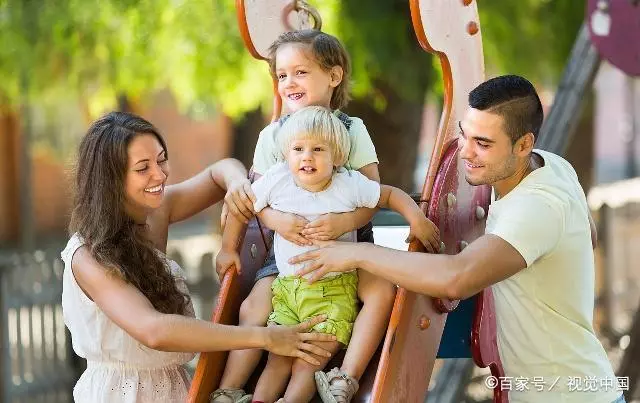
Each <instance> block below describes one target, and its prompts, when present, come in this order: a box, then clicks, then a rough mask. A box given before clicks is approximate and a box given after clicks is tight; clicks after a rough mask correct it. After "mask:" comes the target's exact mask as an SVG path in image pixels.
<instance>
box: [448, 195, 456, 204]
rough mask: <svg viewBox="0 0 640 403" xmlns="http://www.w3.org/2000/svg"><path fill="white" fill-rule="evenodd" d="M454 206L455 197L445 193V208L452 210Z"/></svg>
mask: <svg viewBox="0 0 640 403" xmlns="http://www.w3.org/2000/svg"><path fill="white" fill-rule="evenodd" d="M455 205H456V195H454V194H453V193H447V206H448V207H449V208H453V206H455Z"/></svg>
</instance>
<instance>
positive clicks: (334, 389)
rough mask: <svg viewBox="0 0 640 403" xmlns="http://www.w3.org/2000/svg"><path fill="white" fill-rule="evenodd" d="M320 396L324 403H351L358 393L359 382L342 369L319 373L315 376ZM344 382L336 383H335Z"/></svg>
mask: <svg viewBox="0 0 640 403" xmlns="http://www.w3.org/2000/svg"><path fill="white" fill-rule="evenodd" d="M314 378H315V379H316V387H317V388H318V394H319V395H320V397H321V398H322V401H323V402H324V403H349V402H350V401H351V399H353V397H354V396H355V395H356V393H357V392H358V388H359V387H360V385H359V384H358V381H357V380H356V379H355V378H353V377H351V376H349V375H347V373H346V372H344V371H342V370H341V369H340V368H334V369H332V370H331V371H329V372H327V373H325V372H323V371H317V372H316V373H315V374H314ZM338 380H341V381H344V382H335V381H338Z"/></svg>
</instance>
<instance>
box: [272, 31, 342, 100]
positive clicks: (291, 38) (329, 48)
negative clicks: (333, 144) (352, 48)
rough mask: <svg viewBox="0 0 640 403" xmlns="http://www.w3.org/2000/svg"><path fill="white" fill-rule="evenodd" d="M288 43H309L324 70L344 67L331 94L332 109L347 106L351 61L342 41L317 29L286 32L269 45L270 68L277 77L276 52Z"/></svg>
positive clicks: (312, 55) (312, 53) (313, 55)
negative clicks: (339, 79) (340, 78)
mask: <svg viewBox="0 0 640 403" xmlns="http://www.w3.org/2000/svg"><path fill="white" fill-rule="evenodd" d="M287 44H303V45H307V47H308V49H309V51H310V55H311V57H313V59H314V60H315V61H316V62H317V63H318V64H319V65H320V67H321V68H322V69H323V70H324V71H329V70H331V68H332V67H335V66H340V67H341V68H342V71H343V73H342V81H341V82H340V84H338V86H337V87H336V88H335V89H334V90H333V95H332V96H331V103H330V105H329V106H330V107H331V109H340V108H344V107H345V106H347V103H349V100H350V99H351V97H350V95H349V91H350V88H349V87H350V85H351V61H350V60H349V54H348V53H347V51H346V50H345V49H344V47H343V46H342V44H341V43H340V41H339V40H338V39H337V38H336V37H334V36H332V35H329V34H326V33H324V32H322V31H318V30H315V29H303V30H299V31H291V32H285V33H283V34H281V35H280V36H279V37H278V39H276V40H275V41H274V42H273V43H272V44H271V46H269V68H270V69H271V75H272V76H273V77H274V78H276V54H277V53H278V49H279V48H280V47H282V46H283V45H287Z"/></svg>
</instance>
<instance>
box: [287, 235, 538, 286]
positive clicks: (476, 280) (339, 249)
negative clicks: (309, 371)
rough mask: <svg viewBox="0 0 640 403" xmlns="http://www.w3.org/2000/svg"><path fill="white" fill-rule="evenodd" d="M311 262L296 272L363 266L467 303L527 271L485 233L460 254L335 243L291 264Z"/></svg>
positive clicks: (316, 272)
mask: <svg viewBox="0 0 640 403" xmlns="http://www.w3.org/2000/svg"><path fill="white" fill-rule="evenodd" d="M305 261H310V262H309V264H308V265H307V266H305V268H304V269H302V270H300V271H299V272H297V273H296V274H298V275H304V274H307V273H311V272H313V278H312V281H313V280H316V279H319V278H321V277H322V276H324V275H325V274H326V273H329V272H344V271H349V270H353V269H356V268H360V269H363V270H366V271H368V272H370V273H371V274H373V275H376V276H379V277H382V278H385V279H386V280H388V281H390V282H392V283H394V284H397V285H399V286H401V287H404V288H406V289H408V290H411V291H414V292H418V293H421V294H425V295H429V296H432V297H437V298H449V299H464V298H468V297H470V296H472V295H474V294H476V293H478V292H479V291H480V290H482V289H484V288H486V287H488V286H490V285H492V284H495V283H498V282H500V281H502V280H504V279H506V278H509V277H511V276H513V275H514V274H516V273H518V272H519V271H520V270H522V269H524V268H525V267H526V262H525V260H524V258H523V257H522V256H521V255H520V253H519V252H518V251H517V250H516V249H515V248H514V247H513V246H511V245H510V244H509V243H508V242H506V241H504V240H503V239H502V238H500V237H498V236H495V235H483V236H482V237H480V238H478V239H477V240H475V241H474V242H472V243H471V244H469V246H468V247H466V248H465V249H464V250H463V251H462V252H460V253H459V254H457V255H432V254H426V253H419V252H405V251H398V250H394V249H389V248H384V247H381V246H377V245H370V244H365V243H359V244H355V245H354V244H352V243H342V242H334V243H332V244H330V245H328V246H325V247H324V248H321V249H316V250H313V251H310V252H307V253H304V254H302V255H299V256H296V257H294V258H292V259H291V260H290V262H291V263H301V262H305Z"/></svg>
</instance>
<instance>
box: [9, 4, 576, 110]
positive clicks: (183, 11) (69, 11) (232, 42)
mask: <svg viewBox="0 0 640 403" xmlns="http://www.w3.org/2000/svg"><path fill="white" fill-rule="evenodd" d="M310 3H311V4H313V5H314V6H316V7H317V8H318V9H319V10H320V12H321V14H322V16H323V20H324V23H325V24H324V29H325V31H327V32H329V33H332V34H335V35H337V36H338V37H339V38H341V39H342V40H343V41H344V42H345V44H346V46H347V48H348V49H349V52H350V53H351V56H352V59H353V61H354V95H355V96H364V95H369V96H372V98H373V100H374V102H377V103H378V104H379V107H380V108H384V106H385V100H384V99H382V98H380V99H377V98H376V82H377V81H378V80H383V81H384V82H387V83H394V85H395V86H396V87H397V90H398V91H399V92H400V93H402V94H403V95H404V96H406V97H408V98H424V96H425V94H423V93H417V91H416V90H415V88H420V86H415V85H413V83H415V82H416V80H423V79H424V77H427V76H429V74H425V71H427V72H433V71H435V72H436V73H437V72H438V71H439V68H435V69H434V67H433V65H434V61H433V60H432V59H431V58H430V57H429V56H428V55H427V54H426V53H425V54H424V55H420V56H419V57H417V58H416V56H412V47H417V46H418V44H417V41H416V40H415V36H414V34H413V32H411V30H410V29H407V23H406V21H402V20H401V18H399V17H398V16H399V15H402V13H399V12H398V11H399V8H403V11H404V10H407V11H406V12H405V14H406V15H407V16H408V15H409V13H408V2H407V1H406V0H402V1H401V0H389V1H380V2H372V1H370V0H369V1H367V0H315V1H314V0H310ZM478 7H479V10H480V19H481V28H482V34H483V45H484V50H485V59H486V64H487V71H488V74H490V75H493V74H499V73H505V72H510V73H518V74H523V75H525V76H527V77H529V78H531V79H532V80H535V81H537V82H542V83H545V84H553V83H554V82H556V81H557V79H558V77H559V74H560V72H561V71H562V68H563V66H564V64H565V62H566V58H567V55H568V53H569V50H570V48H571V45H572V43H573V40H574V38H575V36H576V33H577V31H578V28H579V26H580V23H581V22H582V19H583V14H584V7H585V5H584V3H583V2H581V1H576V0H567V1H557V0H556V1H552V0H521V1H512V0H491V1H481V2H479V5H478ZM413 54H414V55H415V51H413ZM408 63H409V64H411V65H412V66H424V67H423V68H422V69H419V68H415V67H413V68H407V64H408ZM0 76H1V77H2V80H0V97H1V98H0V99H3V101H0V103H5V104H7V103H8V104H13V105H17V104H19V103H20V102H21V100H22V99H23V97H24V96H25V95H28V96H29V98H30V99H43V100H44V99H50V100H56V99H61V98H68V97H80V98H82V99H85V100H87V102H88V105H89V108H90V111H91V112H92V113H97V111H100V110H102V109H104V108H105V107H107V106H109V105H113V103H114V100H115V98H116V95H117V94H124V95H127V96H129V97H131V98H132V99H142V98H143V97H144V96H145V95H146V94H148V93H149V92H151V91H153V90H156V89H161V88H170V89H171V90H172V92H173V93H174V95H175V96H176V97H177V99H178V100H179V102H180V105H182V106H183V107H188V106H189V105H192V104H193V103H194V102H205V103H208V104H216V105H221V107H222V108H223V109H224V111H225V112H226V113H227V114H229V115H231V116H235V117H238V116H241V115H242V114H243V113H244V112H245V111H248V110H252V109H255V108H256V107H257V106H259V105H261V104H262V105H268V104H269V101H270V98H271V83H270V79H269V77H268V72H267V68H266V64H265V63H262V62H257V61H256V60H254V59H253V58H252V57H251V56H250V55H249V54H248V52H246V50H245V49H244V47H243V45H242V41H241V39H240V35H239V32H238V28H237V22H236V17H235V1H234V0H189V1H185V0H100V1H98V0H57V1H55V2H43V1H39V0H0ZM440 86H441V84H440V80H438V79H434V78H433V76H432V79H431V80H430V83H429V86H428V88H429V91H430V92H431V93H436V94H437V93H438V92H439V91H440ZM376 100H377V101H376Z"/></svg>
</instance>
